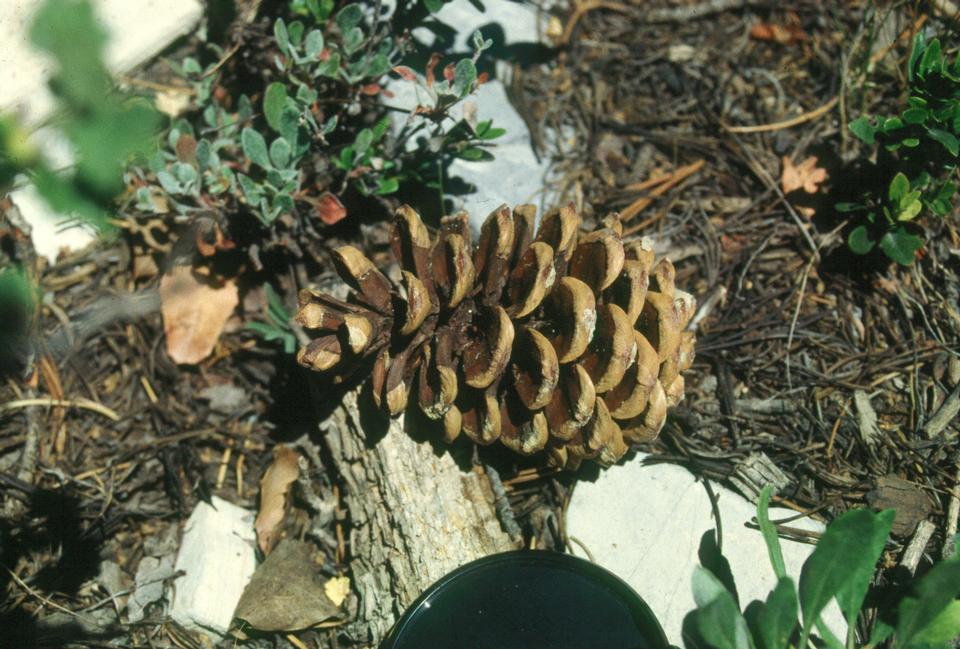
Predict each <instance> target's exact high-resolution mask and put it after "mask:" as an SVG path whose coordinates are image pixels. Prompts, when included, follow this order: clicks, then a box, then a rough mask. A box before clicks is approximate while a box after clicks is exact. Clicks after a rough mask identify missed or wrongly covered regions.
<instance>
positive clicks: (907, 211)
mask: <svg viewBox="0 0 960 649" xmlns="http://www.w3.org/2000/svg"><path fill="white" fill-rule="evenodd" d="M911 193H913V192H911ZM921 209H923V204H922V203H921V202H920V201H919V200H913V201H910V202H908V203H907V204H906V205H905V206H903V207H901V208H900V212H899V213H898V214H897V220H898V221H912V220H913V219H914V218H915V217H916V216H917V214H919V213H920V210H921Z"/></svg>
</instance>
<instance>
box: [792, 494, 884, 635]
mask: <svg viewBox="0 0 960 649" xmlns="http://www.w3.org/2000/svg"><path fill="white" fill-rule="evenodd" d="M890 521H892V518H890V517H889V515H887V516H884V515H877V514H874V513H873V512H871V511H868V510H866V509H853V510H851V511H848V512H847V513H845V514H843V515H842V516H840V517H839V518H837V519H836V520H835V521H834V522H833V523H832V524H831V525H830V526H829V527H828V528H827V530H826V532H824V534H823V536H822V537H821V538H820V542H819V543H817V547H816V548H815V549H814V551H813V553H812V554H811V555H810V557H809V558H808V559H807V560H806V562H805V563H804V564H803V568H802V569H801V570H800V608H801V610H802V611H803V631H802V633H801V636H800V642H799V643H798V646H800V647H805V646H806V645H807V640H808V638H809V637H810V632H811V631H812V630H813V626H814V624H815V623H816V621H817V620H818V619H819V617H820V612H821V611H822V610H823V608H824V607H825V606H826V605H827V602H829V601H830V599H831V598H833V597H834V596H835V595H843V596H845V597H846V601H847V603H851V602H854V601H855V600H856V595H857V593H859V591H860V588H861V586H860V581H861V580H862V579H863V576H864V575H866V576H867V580H869V577H870V575H872V571H873V568H874V566H875V564H876V559H877V557H876V556H875V555H873V554H871V553H870V552H865V551H864V550H863V548H862V547H861V543H862V542H864V540H865V539H871V540H872V539H874V538H876V537H877V536H879V535H881V534H882V535H883V536H884V538H885V537H886V534H887V532H888V531H889V529H890Z"/></svg>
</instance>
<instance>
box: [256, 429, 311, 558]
mask: <svg viewBox="0 0 960 649" xmlns="http://www.w3.org/2000/svg"><path fill="white" fill-rule="evenodd" d="M299 476H300V456H299V455H298V454H297V452H296V451H294V450H293V449H291V448H290V447H288V446H277V447H276V448H274V449H273V462H272V463H271V464H270V466H269V467H267V470H266V471H265V472H264V474H263V477H262V478H261V479H260V512H259V513H258V514H257V520H256V522H255V523H254V529H256V531H257V545H258V546H259V547H260V550H262V551H263V553H264V554H270V551H271V550H273V548H274V547H275V546H276V545H277V542H278V541H279V540H280V533H281V531H282V526H283V519H284V517H285V516H286V514H287V507H288V506H289V504H290V489H291V487H292V486H293V483H294V482H296V480H297V478H298V477H299Z"/></svg>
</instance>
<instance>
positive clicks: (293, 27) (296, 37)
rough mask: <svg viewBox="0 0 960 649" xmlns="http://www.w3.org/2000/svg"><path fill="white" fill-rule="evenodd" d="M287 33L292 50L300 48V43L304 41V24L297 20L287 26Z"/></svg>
mask: <svg viewBox="0 0 960 649" xmlns="http://www.w3.org/2000/svg"><path fill="white" fill-rule="evenodd" d="M287 33H288V34H289V35H290V49H291V50H293V49H294V48H297V47H300V41H301V40H302V39H303V23H302V22H300V21H299V20H295V21H293V22H292V23H290V24H289V25H287Z"/></svg>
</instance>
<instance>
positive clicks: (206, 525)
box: [170, 496, 256, 633]
mask: <svg viewBox="0 0 960 649" xmlns="http://www.w3.org/2000/svg"><path fill="white" fill-rule="evenodd" d="M212 502H213V505H214V507H216V509H214V507H211V506H210V505H208V504H206V503H200V504H199V505H197V508H196V509H194V510H193V513H192V514H190V518H189V519H188V520H187V524H186V526H185V527H184V530H183V540H182V541H181V543H180V552H179V554H178V555H177V563H176V566H175V568H176V570H178V571H179V570H182V571H184V573H186V574H184V576H182V577H179V578H177V580H176V581H175V582H174V596H173V606H172V608H171V610H170V615H171V617H173V619H175V620H176V621H177V622H179V623H180V624H182V625H184V626H185V627H188V628H191V629H195V630H198V631H209V630H213V631H217V632H219V633H224V632H226V631H227V629H228V628H229V627H230V621H231V620H232V619H233V611H234V609H235V608H236V607H237V602H239V601H240V595H241V594H243V589H244V588H245V587H246V585H247V583H248V582H249V581H250V577H251V576H252V575H253V570H254V568H255V567H256V556H255V554H254V547H255V544H256V539H255V536H254V531H253V519H254V515H253V513H252V512H250V511H247V510H246V509H243V508H242V507H237V506H236V505H234V504H232V503H229V502H227V501H225V500H223V499H221V498H217V497H216V496H214V497H213V499H212Z"/></svg>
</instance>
